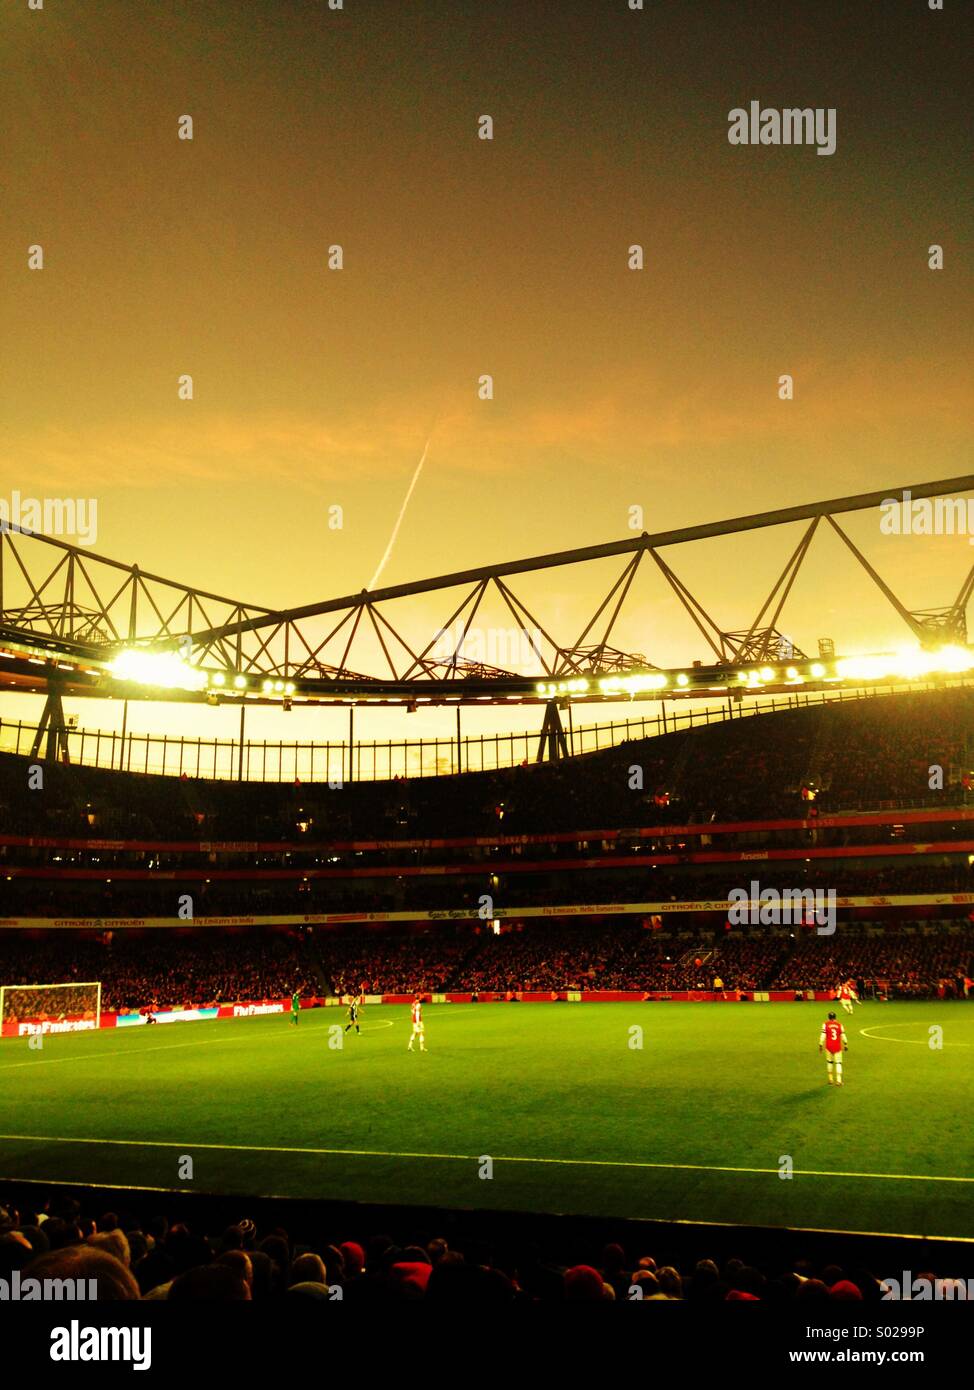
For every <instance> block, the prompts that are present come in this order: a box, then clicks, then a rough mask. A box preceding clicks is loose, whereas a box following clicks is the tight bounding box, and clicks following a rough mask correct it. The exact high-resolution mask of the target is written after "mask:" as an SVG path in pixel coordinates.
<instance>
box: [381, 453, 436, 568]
mask: <svg viewBox="0 0 974 1390" xmlns="http://www.w3.org/2000/svg"><path fill="white" fill-rule="evenodd" d="M432 438H433V436H432V434H431V435H430V437H429V439H427V441H426V446H425V448H424V449H423V456H422V458H421V459H420V461H419V463H418V464H417V465H416V472H415V473H414V474H413V477H412V481H411V483H410V484H409V487H408V488H407V489H406V496H405V497H404V498H403V499H402V506H401V507H400V508H399V515H398V516H397V517H396V524H395V526H393V528H392V535H391V536H390V537H389V544H388V545H387V546H386V553H385V554H384V555H383V557H382V559H381V560H380V561H379V568H378V569H377V570H376V572H375V574H373V576H372V578H371V579H370V580H369V590H370V591H371V590H372V589H374V588H375V581H376V580H377V579H378V577H379V575H380V574H381V573H382V571H383V570H384V569H385V567H386V561H387V560H388V559H389V556H390V555H391V554H392V547H393V546H394V545H395V543H396V537H397V536H398V535H399V527H400V526H401V525H402V519H403V517H404V516H405V515H406V508H407V507H408V506H409V499H410V497H412V495H413V488H414V487H415V486H416V483H417V481H418V479H419V475H420V473H421V472H422V471H423V464H424V463H425V462H426V455H427V454H428V453H429V447H430V439H432Z"/></svg>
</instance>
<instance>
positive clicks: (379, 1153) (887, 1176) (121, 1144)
mask: <svg viewBox="0 0 974 1390" xmlns="http://www.w3.org/2000/svg"><path fill="white" fill-rule="evenodd" d="M0 1143H19V1144H110V1145H112V1146H114V1147H116V1148H122V1149H179V1148H182V1149H213V1150H217V1151H219V1152H221V1153H222V1152H226V1153H268V1154H314V1155H316V1156H321V1155H323V1154H324V1155H328V1156H332V1157H344V1158H435V1159H443V1160H445V1161H447V1162H454V1163H479V1162H480V1158H481V1155H474V1154H438V1153H414V1152H411V1151H409V1150H407V1151H404V1152H398V1151H397V1150H395V1149H313V1148H301V1147H292V1146H285V1145H273V1144H198V1143H194V1142H191V1141H189V1140H175V1139H174V1140H164V1139H79V1138H69V1137H65V1136H63V1135H56V1134H0ZM491 1157H492V1158H493V1160H494V1162H495V1163H542V1164H556V1165H559V1166H562V1167H567V1168H638V1169H663V1170H666V1171H670V1172H681V1173H682V1172H686V1173H757V1174H763V1175H765V1176H768V1175H774V1176H778V1175H779V1172H780V1170H779V1169H778V1168H735V1167H729V1166H723V1165H719V1164H708V1163H640V1162H627V1161H624V1160H620V1159H608V1158H524V1157H520V1156H518V1155H513V1154H492V1155H491ZM794 1171H795V1174H796V1176H798V1177H803V1178H869V1179H874V1180H877V1181H883V1182H959V1183H974V1177H970V1178H957V1177H941V1176H938V1175H936V1174H932V1173H846V1172H841V1171H840V1172H831V1171H829V1170H828V1169H818V1168H796V1169H795V1170H794Z"/></svg>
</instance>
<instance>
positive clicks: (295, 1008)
mask: <svg viewBox="0 0 974 1390" xmlns="http://www.w3.org/2000/svg"><path fill="white" fill-rule="evenodd" d="M300 1014H301V995H300V994H299V993H298V991H297V990H295V991H294V993H293V994H292V995H291V1022H292V1023H293V1024H295V1025H296V1024H297V1021H298V1018H299V1017H300Z"/></svg>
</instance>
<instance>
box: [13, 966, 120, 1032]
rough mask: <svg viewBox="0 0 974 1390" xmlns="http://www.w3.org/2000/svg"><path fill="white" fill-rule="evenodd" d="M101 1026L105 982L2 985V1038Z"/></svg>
mask: <svg viewBox="0 0 974 1390" xmlns="http://www.w3.org/2000/svg"><path fill="white" fill-rule="evenodd" d="M100 1026H101V981H100V980H88V981H84V982H79V981H76V980H71V981H69V982H68V983H67V984H58V985H0V1036H2V1037H17V1036H20V1035H23V1034H24V1033H38V1032H40V1033H74V1032H81V1031H83V1030H86V1029H89V1028H98V1027H100Z"/></svg>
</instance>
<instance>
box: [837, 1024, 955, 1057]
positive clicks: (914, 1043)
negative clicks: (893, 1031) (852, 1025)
mask: <svg viewBox="0 0 974 1390" xmlns="http://www.w3.org/2000/svg"><path fill="white" fill-rule="evenodd" d="M941 1026H942V1025H941V1024H938V1023H913V1022H908V1023H873V1024H872V1025H871V1026H870V1027H869V1028H860V1029H859V1033H860V1035H861V1036H862V1037H864V1038H868V1039H869V1040H870V1042H892V1043H906V1044H907V1046H908V1047H930V1041H929V1039H927V1038H878V1037H876V1035H875V1029H877V1028H939V1027H941ZM941 1046H942V1047H974V1043H968V1042H961V1043H959V1042H949V1043H948V1042H945V1043H942V1044H941ZM930 1050H931V1051H932V1052H939V1050H940V1049H939V1048H931V1049H930Z"/></svg>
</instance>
